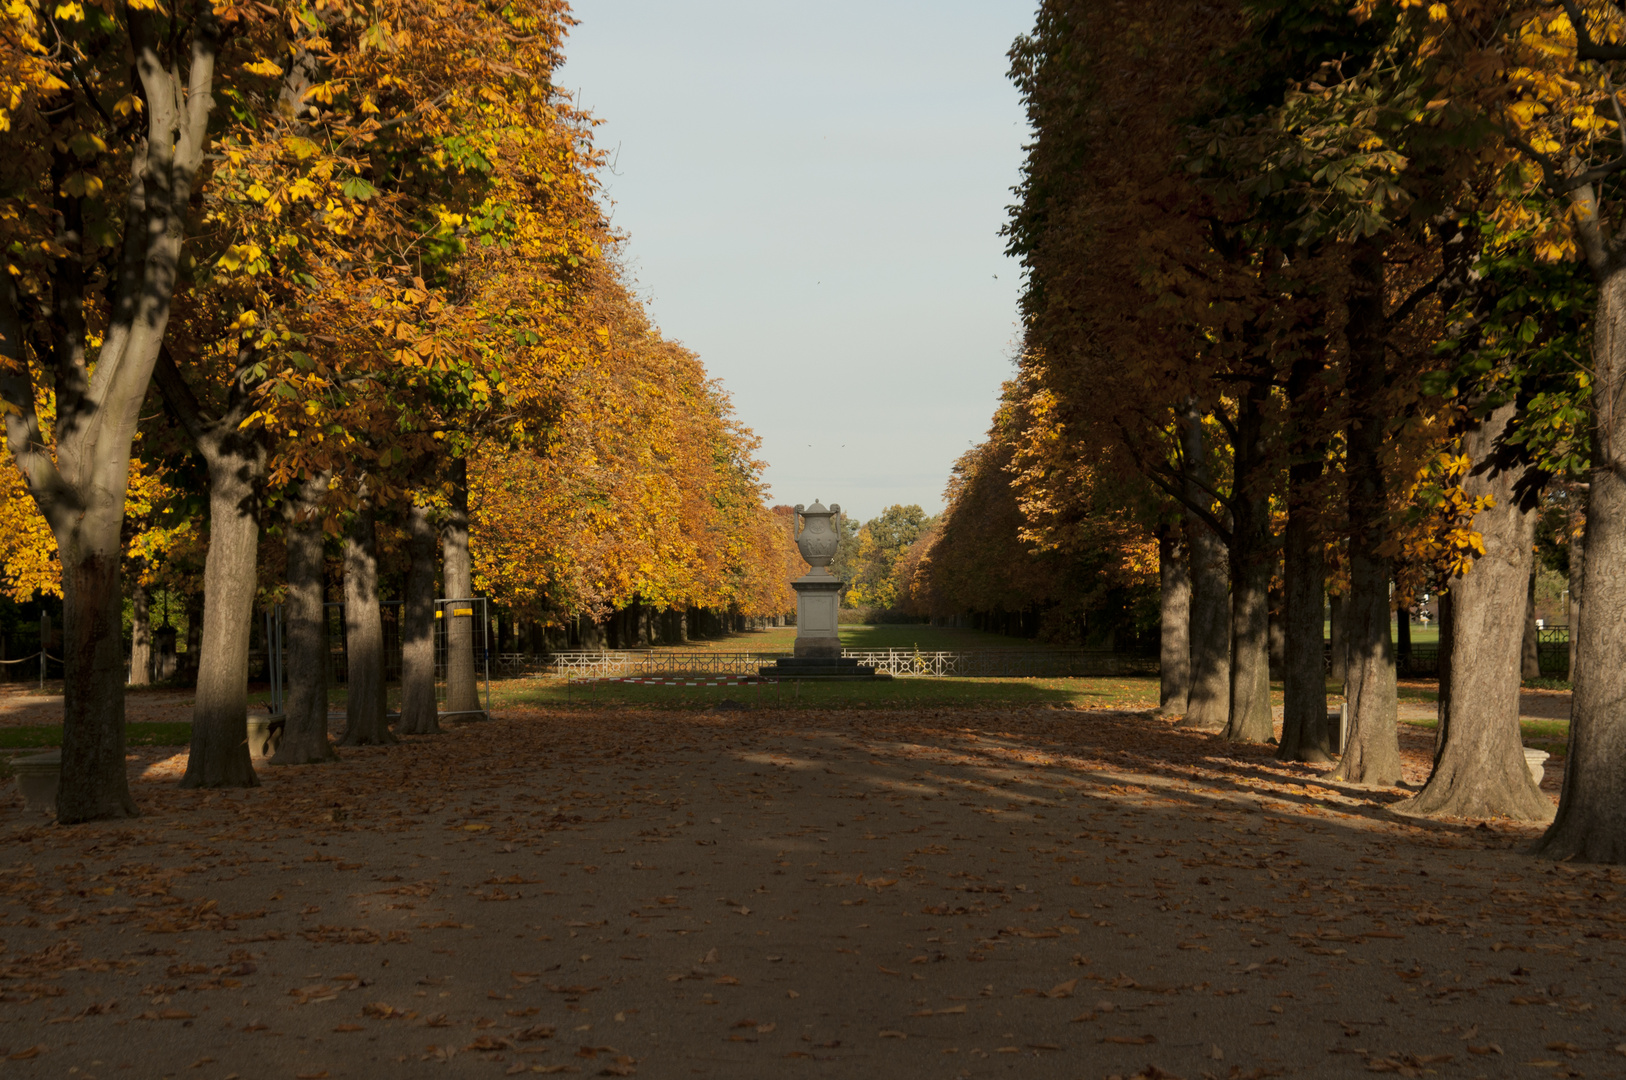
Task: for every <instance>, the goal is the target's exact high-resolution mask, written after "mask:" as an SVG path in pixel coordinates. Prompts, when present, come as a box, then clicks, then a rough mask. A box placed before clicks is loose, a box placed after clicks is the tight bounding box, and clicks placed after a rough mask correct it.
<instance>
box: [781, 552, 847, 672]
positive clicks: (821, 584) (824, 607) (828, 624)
mask: <svg viewBox="0 0 1626 1080" xmlns="http://www.w3.org/2000/svg"><path fill="white" fill-rule="evenodd" d="M841 584H842V583H841V581H840V579H838V578H836V577H833V576H832V575H831V574H830V571H828V570H826V569H825V568H824V567H822V566H815V567H814V568H813V569H812V570H810V571H808V572H807V573H806V574H804V575H802V576H801V577H799V578H797V579H796V580H795V581H793V582H791V583H790V587H791V588H793V589H795V590H796V648H795V655H796V656H798V657H803V656H807V657H839V656H840V655H841V636H840V634H839V633H838V632H837V626H836V609H837V608H838V607H839V606H840V604H841Z"/></svg>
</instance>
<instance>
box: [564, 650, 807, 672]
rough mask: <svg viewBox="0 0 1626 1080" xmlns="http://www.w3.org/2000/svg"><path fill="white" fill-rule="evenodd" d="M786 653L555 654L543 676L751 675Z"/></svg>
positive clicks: (635, 652) (624, 651) (646, 652)
mask: <svg viewBox="0 0 1626 1080" xmlns="http://www.w3.org/2000/svg"><path fill="white" fill-rule="evenodd" d="M789 655H790V654H789V653H781V652H773V653H751V652H709V651H708V652H701V651H698V650H697V651H694V652H678V651H676V650H671V651H668V650H665V649H662V650H649V651H645V650H642V649H616V650H610V651H605V652H558V653H554V654H553V655H552V656H551V657H549V658H548V660H549V662H548V665H547V668H546V669H545V673H546V674H549V675H563V676H568V677H569V678H572V679H618V678H625V677H628V676H632V675H671V674H678V673H689V672H693V673H696V674H699V673H702V672H703V673H705V674H708V675H755V674H756V673H757V669H758V668H761V667H764V666H766V665H768V664H772V663H774V662H775V661H776V660H778V659H779V658H780V657H781V656H789Z"/></svg>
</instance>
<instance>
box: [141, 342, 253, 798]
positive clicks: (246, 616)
mask: <svg viewBox="0 0 1626 1080" xmlns="http://www.w3.org/2000/svg"><path fill="white" fill-rule="evenodd" d="M256 365H257V357H256V356H255V353H254V350H253V349H252V348H251V347H249V346H246V345H245V346H244V347H243V348H242V349H241V350H240V351H239V353H238V358H237V366H236V369H235V370H234V371H233V374H232V379H231V383H230V389H229V396H228V403H227V406H226V408H225V409H224V410H223V411H222V412H221V414H220V415H219V416H218V417H215V416H210V415H208V414H207V413H206V412H205V411H204V408H203V406H202V404H201V403H200V402H199V401H198V399H197V397H196V396H195V395H194V394H193V392H192V389H191V387H190V386H188V385H187V383H186V380H185V379H184V378H183V377H182V376H181V373H180V370H179V369H178V368H177V367H176V365H175V361H174V358H173V357H172V356H171V355H170V354H169V350H168V349H167V348H166V349H164V350H163V351H162V352H161V354H160V355H159V358H158V362H157V364H156V365H155V366H154V368H153V377H154V381H155V382H157V384H158V387H159V389H160V391H162V393H163V395H164V400H165V402H166V403H167V404H168V405H169V407H170V410H171V411H172V412H174V413H175V415H176V416H177V417H178V418H179V419H180V422H181V426H182V428H183V429H184V430H185V431H186V433H187V434H188V435H189V436H190V437H191V439H192V443H193V445H194V446H195V447H196V448H197V451H198V454H199V455H200V456H201V457H202V458H203V461H204V465H205V466H206V467H207V469H208V475H209V550H208V554H207V555H206V556H205V557H204V564H203V611H202V618H201V619H198V620H196V621H195V622H193V623H192V624H190V625H188V627H187V632H186V639H187V652H188V654H189V657H190V659H189V660H188V666H191V667H192V668H193V670H194V671H195V672H196V674H197V695H196V697H195V698H194V700H193V704H192V748H191V753H190V755H189V756H188V757H187V762H186V774H185V775H184V776H182V777H181V786H182V787H186V788H196V787H211V788H212V787H255V786H256V785H258V784H259V782H260V781H259V778H258V777H257V776H256V775H255V773H254V765H253V763H252V761H251V760H250V755H249V747H248V651H249V636H250V633H251V631H252V629H253V625H254V592H255V588H256V585H257V583H258V582H257V575H256V569H257V566H258V561H259V550H260V517H259V515H260V486H261V484H262V483H263V482H264V478H265V448H264V445H263V444H262V443H261V442H260V441H259V440H258V439H257V438H256V437H254V436H253V435H252V434H251V433H249V432H246V431H244V430H243V428H242V422H243V419H244V418H245V417H246V416H247V415H248V412H249V409H250V407H251V405H250V403H251V401H252V385H251V381H252V379H253V375H252V372H253V371H254V369H255V367H256Z"/></svg>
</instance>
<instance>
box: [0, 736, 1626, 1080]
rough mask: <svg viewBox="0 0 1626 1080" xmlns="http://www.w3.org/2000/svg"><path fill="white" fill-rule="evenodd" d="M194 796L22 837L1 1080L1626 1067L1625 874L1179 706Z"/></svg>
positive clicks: (421, 746) (582, 747)
mask: <svg viewBox="0 0 1626 1080" xmlns="http://www.w3.org/2000/svg"><path fill="white" fill-rule="evenodd" d="M1413 742H1415V745H1413ZM1413 742H1409V743H1408V748H1407V752H1408V777H1409V778H1411V779H1413V780H1414V781H1415V780H1420V779H1421V774H1422V773H1424V772H1426V768H1427V752H1428V750H1427V747H1428V740H1427V739H1420V740H1413ZM183 765H184V761H183V760H182V759H180V758H176V757H169V756H167V755H166V754H163V753H155V752H151V751H143V752H142V755H136V756H133V761H132V775H133V776H134V777H136V785H135V786H136V791H137V798H138V800H139V801H140V802H141V803H142V805H143V807H144V809H145V810H146V811H147V816H145V817H143V818H141V819H138V820H136V821H132V822H128V823H119V824H113V825H99V826H91V827H80V828H75V829H71V830H70V829H62V828H58V827H56V826H54V825H50V824H46V823H44V822H43V819H40V818H35V817H30V816H28V815H25V814H24V812H23V811H22V810H20V809H16V808H8V809H5V810H3V811H0V837H3V838H4V844H5V848H4V857H3V859H0V899H3V900H4V901H6V913H5V915H4V917H3V920H0V921H3V922H4V926H3V928H0V934H3V939H4V945H5V948H4V952H3V953H0V1051H3V1055H0V1056H5V1057H6V1058H8V1060H7V1061H6V1063H5V1068H6V1070H7V1072H8V1074H9V1075H17V1076H47V1075H49V1076H53V1077H67V1076H70V1075H71V1076H72V1077H74V1078H75V1080H93V1078H107V1077H124V1076H140V1077H159V1076H185V1077H189V1078H190V1077H196V1078H199V1080H226V1078H228V1077H231V1076H236V1077H239V1078H245V1080H246V1078H256V1080H257V1078H261V1077H289V1078H294V1077H303V1078H307V1080H310V1078H322V1077H333V1078H337V1077H372V1076H391V1077H414V1076H425V1077H429V1076H433V1077H450V1076H505V1075H518V1074H520V1073H525V1074H532V1073H561V1074H563V1073H577V1074H581V1075H601V1076H602V1075H610V1076H624V1075H638V1076H646V1077H683V1076H708V1077H765V1076H774V1077H778V1076H802V1075H806V1076H820V1077H852V1076H858V1075H870V1074H872V1073H875V1072H882V1073H883V1074H886V1075H892V1076H898V1077H944V1078H949V1077H980V1076H1012V1077H1052V1076H1054V1077H1081V1076H1082V1077H1107V1076H1119V1077H1125V1078H1127V1077H1130V1076H1135V1075H1140V1076H1145V1077H1168V1076H1179V1077H1185V1078H1188V1080H1193V1078H1196V1077H1200V1076H1212V1077H1224V1078H1231V1080H1240V1078H1252V1077H1265V1076H1275V1075H1289V1076H1357V1075H1360V1076H1364V1075H1367V1074H1368V1073H1369V1072H1372V1071H1379V1072H1384V1071H1387V1072H1398V1073H1400V1074H1402V1075H1423V1074H1424V1072H1425V1071H1427V1070H1432V1071H1433V1073H1435V1074H1438V1075H1441V1076H1462V1077H1474V1076H1487V1077H1488V1076H1545V1075H1555V1076H1581V1075H1588V1076H1604V1075H1620V1074H1621V1073H1622V1071H1623V1068H1622V1066H1626V1058H1623V1057H1622V1055H1621V1053H1620V1052H1617V1051H1616V1050H1615V1049H1614V1047H1615V1046H1616V1045H1617V1044H1622V1043H1626V1035H1622V1034H1619V1032H1620V1030H1621V1027H1622V1024H1623V1023H1626V1019H1623V1018H1622V1016H1621V1012H1620V1009H1621V1004H1622V995H1623V994H1626V981H1623V978H1622V973H1621V971H1620V969H1619V967H1618V963H1619V961H1620V958H1621V955H1622V948H1621V944H1620V941H1621V922H1622V921H1623V918H1626V917H1623V916H1621V915H1620V914H1619V912H1620V904H1619V894H1620V892H1621V883H1622V882H1623V881H1626V877H1622V876H1621V875H1620V874H1619V873H1618V872H1616V871H1612V870H1608V869H1601V868H1591V867H1575V866H1567V865H1565V866H1554V865H1551V864H1545V863H1537V862H1534V861H1532V860H1530V859H1529V858H1527V857H1526V856H1525V855H1523V854H1522V853H1521V849H1522V847H1523V845H1524V844H1526V843H1527V842H1528V840H1529V838H1530V837H1532V836H1533V835H1534V831H1533V830H1531V829H1529V828H1526V827H1518V826H1506V827H1492V828H1475V827H1471V826H1469V825H1467V824H1462V825H1450V824H1428V825H1422V826H1419V825H1417V824H1415V823H1412V822H1403V821H1400V820H1398V819H1395V818H1394V817H1392V816H1391V815H1389V814H1388V813H1387V812H1386V811H1385V810H1384V806H1385V805H1386V804H1387V803H1389V802H1392V801H1393V800H1394V799H1396V798H1399V797H1402V796H1403V794H1404V792H1403V791H1400V790H1394V791H1361V790H1350V789H1344V788H1341V787H1339V786H1337V785H1334V784H1330V783H1328V782H1326V780H1325V777H1324V773H1323V771H1322V770H1318V769H1314V768H1309V767H1303V766H1292V767H1284V766H1279V765H1277V764H1276V763H1275V762H1274V761H1272V760H1271V759H1270V758H1269V757H1268V754H1267V752H1266V750H1265V749H1264V748H1248V747H1242V748H1238V747H1230V746H1227V745H1225V744H1223V743H1221V742H1218V741H1216V740H1214V739H1212V738H1210V737H1207V736H1202V735H1197V734H1190V733H1184V732H1179V731H1175V730H1174V729H1172V728H1171V727H1170V726H1169V724H1168V723H1167V722H1166V721H1163V720H1158V719H1153V718H1150V717H1147V716H1145V715H1140V714H1133V713H1114V712H1077V711H1067V710H1053V709H1034V710H1028V711H1017V712H1008V711H1007V712H997V713H996V712H971V711H955V710H943V711H938V712H935V713H931V714H903V713H882V712H861V711H849V712H844V713H816V712H792V711H788V710H787V711H761V712H752V711H738V712H724V713H716V712H712V713H701V712H611V711H603V712H594V711H589V710H575V711H570V712H564V711H554V712H541V711H533V712H518V711H515V712H510V713H508V714H504V715H502V716H500V717H498V718H497V719H494V720H492V721H489V722H486V723H482V724H473V725H464V726H461V727H459V728H457V729H455V730H453V731H451V732H449V733H447V734H445V735H441V736H438V737H430V738H422V739H414V740H412V742H411V743H410V744H409V745H403V746H398V747H390V748H378V749H368V750H360V751H348V752H344V761H343V762H342V763H340V764H338V765H334V766H311V767H300V768H292V769H276V770H262V771H263V773H264V777H265V783H264V786H263V787H261V788H259V789H257V790H253V791H246V792H240V791H239V792H195V791H180V790H178V789H176V788H175V787H174V786H173V780H174V778H175V777H176V776H177V775H178V774H179V771H180V769H181V767H182V766H183ZM1556 781H1557V777H1556V776H1549V786H1553V785H1555V784H1556Z"/></svg>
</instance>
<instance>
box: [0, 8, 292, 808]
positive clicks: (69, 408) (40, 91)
mask: <svg viewBox="0 0 1626 1080" xmlns="http://www.w3.org/2000/svg"><path fill="white" fill-rule="evenodd" d="M225 18H227V19H231V20H240V19H241V13H240V12H237V11H236V10H235V9H232V10H228V11H227V12H226V15H225ZM4 19H5V20H6V23H7V30H8V32H7V33H6V34H5V35H4V38H5V42H6V44H5V46H4V48H5V49H6V50H7V51H8V53H10V55H9V56H8V58H7V59H8V62H9V64H14V65H16V66H15V67H12V68H10V70H17V71H20V72H21V73H22V75H23V85H22V87H21V88H20V91H19V93H18V94H17V97H16V104H15V105H14V106H13V107H12V108H10V110H9V112H8V114H7V117H6V119H7V122H8V125H9V127H10V129H11V131H12V132H13V134H12V136H11V139H10V140H9V141H8V144H9V145H10V146H14V147H18V148H20V149H21V150H22V152H20V153H16V154H8V155H7V158H6V161H5V162H4V163H3V164H0V168H3V169H4V170H5V174H6V175H5V184H4V190H5V191H6V192H8V194H7V196H6V197H5V200H4V201H5V212H4V213H0V221H4V225H3V226H0V229H3V231H4V236H3V237H0V239H3V240H4V241H5V243H6V247H7V250H8V252H10V253H16V252H19V251H21V252H29V253H37V254H29V255H26V256H24V257H23V258H19V257H18V256H17V255H16V254H11V255H10V256H9V266H8V268H10V269H12V270H13V272H12V273H8V274H7V275H6V280H5V281H4V282H0V360H3V363H4V369H5V370H4V374H3V376H0V397H3V398H4V400H5V402H6V405H7V415H6V437H7V443H8V446H9V448H10V450H11V453H12V456H13V457H14V458H15V459H16V462H17V465H18V468H19V469H20V470H21V471H22V473H23V476H24V477H25V479H26V481H27V483H28V487H29V491H30V493H31V494H32V495H33V497H34V499H35V501H36V502H37V503H38V505H39V508H40V513H41V515H42V516H43V517H44V518H45V520H46V522H47V523H48V524H49V526H50V528H51V532H52V534H53V536H54V537H55V538H56V542H57V548H58V551H59V553H60V558H61V565H62V575H63V580H62V584H63V623H64V626H63V630H64V639H63V640H64V650H65V652H64V668H65V676H64V694H63V699H64V720H63V736H62V781H61V786H60V787H59V788H58V794H57V816H58V820H59V821H62V822H64V823H73V822H80V821H88V820H93V819H98V818H110V817H124V816H128V815H131V814H134V813H135V812H136V807H135V803H134V801H133V800H132V799H131V797H130V793H129V787H128V784H127V783H126V780H125V755H124V689H123V687H124V650H123V647H122V635H121V633H120V625H119V623H120V607H121V601H122V589H121V588H120V570H121V567H120V561H121V555H122V552H121V542H120V531H121V527H122V525H123V515H124V495H125V489H126V487H127V481H128V476H129V471H130V448H131V443H132V441H133V439H134V437H135V433H136V426H137V422H138V420H139V416H140V409H141V404H142V401H143V399H144V397H145V396H146V392H147V384H148V380H149V378H150V376H151V373H152V368H153V364H154V363H155V362H156V361H157V358H158V352H159V349H160V347H161V346H162V344H163V339H164V333H165V329H166V326H167V324H168V321H169V315H170V310H171V301H172V298H173V291H174V288H175V283H176V280H177V278H178V276H179V274H180V272H181V261H182V248H183V245H184V242H185V238H186V234H187V214H188V205H189V203H190V201H191V199H192V197H193V194H194V189H195V186H196V184H197V182H198V180H199V174H200V169H201V166H202V164H203V155H204V150H205V147H206V140H207V136H208V130H209V123H210V119H211V116H212V115H213V111H214V95H215V83H216V70H215V68H216V56H217V52H218V40H219V38H220V35H221V31H222V16H221V14H219V13H217V12H216V10H215V7H214V5H213V3H212V2H210V0H204V2H201V3H196V4H189V5H185V6H184V7H182V8H178V9H176V11H175V12H174V14H172V15H171V14H166V13H164V12H162V11H160V10H158V9H156V8H154V7H148V6H137V5H135V4H130V5H119V6H118V7H116V8H114V9H113V11H112V12H111V13H107V12H103V11H102V9H99V8H91V9H90V10H89V11H88V12H87V11H85V10H84V9H81V8H79V7H78V6H77V5H67V6H64V7H63V8H62V9H60V10H59V11H58V12H57V14H56V16H55V19H54V23H53V40H52V41H51V42H50V44H46V43H45V42H44V41H43V40H42V38H41V36H40V35H41V34H42V32H43V31H42V28H41V26H40V19H39V15H38V14H37V9H35V8H33V7H32V6H28V5H14V6H12V7H11V8H8V9H7V11H6V13H5V15H4ZM268 21H271V22H274V19H273V20H268ZM247 28H250V27H245V29H247ZM127 58H129V59H127ZM101 273H105V274H106V275H107V276H106V284H107V289H106V293H105V295H106V296H107V305H106V308H105V310H104V309H103V308H102V307H101V306H100V300H99V295H100V289H99V288H98V286H99V284H100V283H101V280H102V279H101V276H100V275H101ZM41 380H43V381H44V382H45V383H46V384H47V385H50V386H51V387H53V389H54V393H55V400H56V416H55V419H54V423H53V424H52V425H51V427H50V429H49V430H47V429H46V428H45V426H44V425H42V423H41V421H40V417H39V414H38V412H37V409H36V390H35V387H36V385H37V383H38V382H39V381H41Z"/></svg>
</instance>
